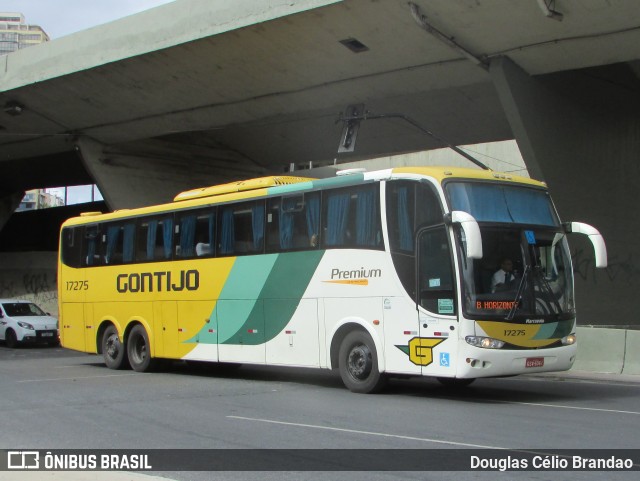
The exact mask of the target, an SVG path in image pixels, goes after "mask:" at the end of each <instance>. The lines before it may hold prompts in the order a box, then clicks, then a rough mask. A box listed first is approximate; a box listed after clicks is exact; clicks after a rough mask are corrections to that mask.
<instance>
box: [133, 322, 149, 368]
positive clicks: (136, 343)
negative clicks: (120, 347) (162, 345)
mask: <svg viewBox="0 0 640 481" xmlns="http://www.w3.org/2000/svg"><path fill="white" fill-rule="evenodd" d="M127 354H128V356H129V364H131V368H132V369H133V370H134V371H138V372H145V371H150V370H151V369H152V368H153V359H152V358H151V347H150V346H149V336H148V334H147V331H146V329H145V328H144V326H141V325H140V324H138V325H137V326H135V327H134V328H133V329H131V332H130V333H129V338H128V339H127Z"/></svg>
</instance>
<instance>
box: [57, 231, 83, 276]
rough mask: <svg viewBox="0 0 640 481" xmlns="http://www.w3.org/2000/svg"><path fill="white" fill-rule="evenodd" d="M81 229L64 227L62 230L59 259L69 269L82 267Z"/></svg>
mask: <svg viewBox="0 0 640 481" xmlns="http://www.w3.org/2000/svg"><path fill="white" fill-rule="evenodd" d="M81 232H82V227H65V228H64V229H63V230H62V242H61V246H60V247H61V250H62V252H61V259H62V263H63V264H65V265H67V266H69V267H80V266H81V265H82V237H81Z"/></svg>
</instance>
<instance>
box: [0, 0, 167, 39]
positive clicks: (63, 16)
mask: <svg viewBox="0 0 640 481" xmlns="http://www.w3.org/2000/svg"><path fill="white" fill-rule="evenodd" d="M172 1H174V0H0V11H2V12H20V13H22V14H23V15H24V17H25V20H26V22H27V23H28V24H32V25H39V26H40V27H42V28H43V29H44V31H45V32H47V34H48V35H49V37H50V38H51V40H54V39H56V38H60V37H64V36H65V35H69V34H71V33H74V32H79V31H81V30H86V29H87V28H91V27H95V26H96V25H102V24H103V23H108V22H111V21H113V20H117V19H119V18H122V17H126V16H128V15H133V14H134V13H138V12H142V11H143V10H148V9H150V8H153V7H157V6H159V5H162V4H165V3H170V2H172Z"/></svg>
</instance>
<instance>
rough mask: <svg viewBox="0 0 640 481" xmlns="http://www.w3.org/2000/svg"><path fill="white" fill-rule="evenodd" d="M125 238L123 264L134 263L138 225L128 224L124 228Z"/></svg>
mask: <svg viewBox="0 0 640 481" xmlns="http://www.w3.org/2000/svg"><path fill="white" fill-rule="evenodd" d="M123 235H124V238H123V246H122V262H133V257H134V253H135V242H134V241H135V236H136V225H135V224H133V223H131V224H126V225H125V226H124V233H123Z"/></svg>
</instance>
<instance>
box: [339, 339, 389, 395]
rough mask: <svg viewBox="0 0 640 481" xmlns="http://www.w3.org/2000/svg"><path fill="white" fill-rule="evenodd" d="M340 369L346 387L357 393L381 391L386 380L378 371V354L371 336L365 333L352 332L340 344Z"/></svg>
mask: <svg viewBox="0 0 640 481" xmlns="http://www.w3.org/2000/svg"><path fill="white" fill-rule="evenodd" d="M338 356H339V357H338V367H339V369H340V377H341V378H342V382H343V383H344V385H345V386H346V387H347V388H348V389H349V390H350V391H351V392H355V393H363V394H366V393H374V392H378V391H380V390H381V389H382V388H383V387H384V385H385V382H386V378H385V377H384V376H383V375H381V374H380V371H378V354H377V352H376V347H375V344H374V343H373V339H371V336H370V335H369V334H367V333H366V332H364V331H352V332H350V333H349V334H347V335H346V336H345V338H344V339H343V340H342V343H341V344H340V351H339V354H338Z"/></svg>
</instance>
